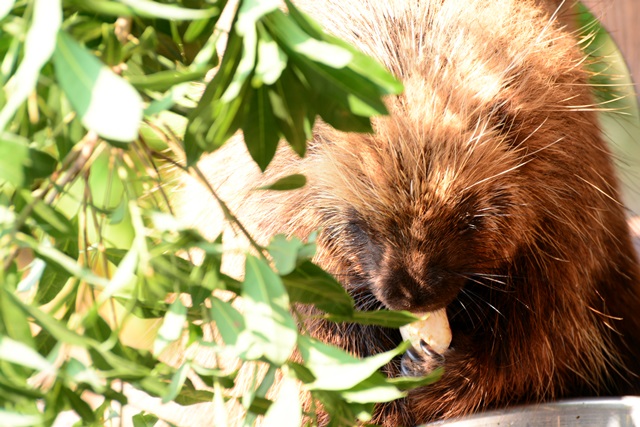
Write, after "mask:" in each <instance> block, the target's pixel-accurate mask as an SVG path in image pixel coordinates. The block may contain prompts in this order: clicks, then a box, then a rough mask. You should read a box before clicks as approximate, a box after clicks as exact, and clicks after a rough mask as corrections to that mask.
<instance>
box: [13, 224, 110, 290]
mask: <svg viewBox="0 0 640 427" xmlns="http://www.w3.org/2000/svg"><path fill="white" fill-rule="evenodd" d="M16 239H17V241H19V242H20V243H22V244H23V245H25V246H27V247H29V248H31V249H33V251H34V252H35V253H36V254H37V255H38V257H39V258H42V259H43V260H44V261H45V262H46V263H47V264H51V263H53V264H55V265H57V266H58V267H59V268H61V269H63V270H66V271H67V272H69V274H71V275H73V276H75V277H77V278H78V279H80V280H84V281H85V282H87V283H89V284H92V285H95V286H98V287H100V288H104V287H106V286H107V285H108V283H109V281H108V280H107V279H105V278H104V277H100V276H98V275H96V274H95V273H93V272H92V271H91V270H89V269H87V268H84V267H82V266H80V265H78V262H77V260H75V259H73V258H71V257H69V256H67V255H65V254H64V253H62V252H61V251H59V250H58V249H56V248H53V247H50V246H47V245H45V244H44V243H40V242H38V241H36V240H35V239H33V238H31V237H30V236H26V235H24V234H18V235H17V236H16Z"/></svg>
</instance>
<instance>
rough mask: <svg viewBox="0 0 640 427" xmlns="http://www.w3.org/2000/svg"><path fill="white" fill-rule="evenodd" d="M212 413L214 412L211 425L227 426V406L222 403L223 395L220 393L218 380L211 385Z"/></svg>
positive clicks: (216, 426) (220, 388) (220, 387)
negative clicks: (212, 394)
mask: <svg viewBox="0 0 640 427" xmlns="http://www.w3.org/2000/svg"><path fill="white" fill-rule="evenodd" d="M213 393H214V396H213V413H214V414H216V416H215V417H213V426H214V427H227V426H228V415H227V407H226V406H225V404H224V396H223V394H222V386H221V385H220V383H219V382H216V383H215V384H214V385H213Z"/></svg>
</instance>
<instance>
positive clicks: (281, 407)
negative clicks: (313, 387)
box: [263, 377, 302, 427]
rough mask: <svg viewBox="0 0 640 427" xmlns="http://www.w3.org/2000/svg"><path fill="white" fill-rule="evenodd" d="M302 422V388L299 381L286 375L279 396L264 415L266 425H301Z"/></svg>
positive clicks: (290, 426)
mask: <svg viewBox="0 0 640 427" xmlns="http://www.w3.org/2000/svg"><path fill="white" fill-rule="evenodd" d="M301 422H302V405H301V404H300V389H299V388H298V385H297V383H296V382H295V381H294V380H293V379H292V378H288V377H286V378H285V379H284V380H283V381H282V386H281V388H280V393H279V394H278V398H277V399H276V400H275V401H274V402H273V404H272V405H271V406H270V407H269V409H268V410H267V413H266V414H265V416H264V420H263V425H264V426H265V427H299V426H300V425H301Z"/></svg>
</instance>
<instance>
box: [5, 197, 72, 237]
mask: <svg viewBox="0 0 640 427" xmlns="http://www.w3.org/2000/svg"><path fill="white" fill-rule="evenodd" d="M14 203H15V206H16V209H18V211H19V212H22V211H23V209H25V208H26V206H27V205H29V206H31V209H32V210H31V217H32V218H33V219H34V220H35V221H36V222H37V223H38V225H39V226H40V227H42V229H43V230H44V231H45V232H47V233H48V234H50V235H52V236H53V237H57V238H59V239H65V238H66V239H68V238H69V236H74V235H77V228H76V227H75V226H74V225H73V223H72V222H71V221H70V220H69V219H68V218H67V217H66V216H65V215H64V214H63V213H62V212H60V211H59V210H58V209H56V207H55V206H52V205H49V204H47V203H45V202H44V201H42V200H40V199H35V198H34V197H33V195H32V194H31V192H30V191H29V190H26V189H21V190H19V191H18V192H17V193H16V195H15V200H14Z"/></svg>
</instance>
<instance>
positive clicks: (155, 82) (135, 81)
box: [126, 69, 207, 91]
mask: <svg viewBox="0 0 640 427" xmlns="http://www.w3.org/2000/svg"><path fill="white" fill-rule="evenodd" d="M206 74H207V70H205V69H198V70H194V71H176V70H166V71H159V72H157V73H154V74H147V75H131V76H127V77H126V80H127V81H128V82H129V83H131V85H132V86H133V87H135V88H136V89H139V90H142V89H147V90H155V91H165V90H169V89H171V88H172V87H173V86H176V85H178V84H180V83H184V82H191V81H194V80H200V79H202V78H203V77H204V76H205V75H206Z"/></svg>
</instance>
